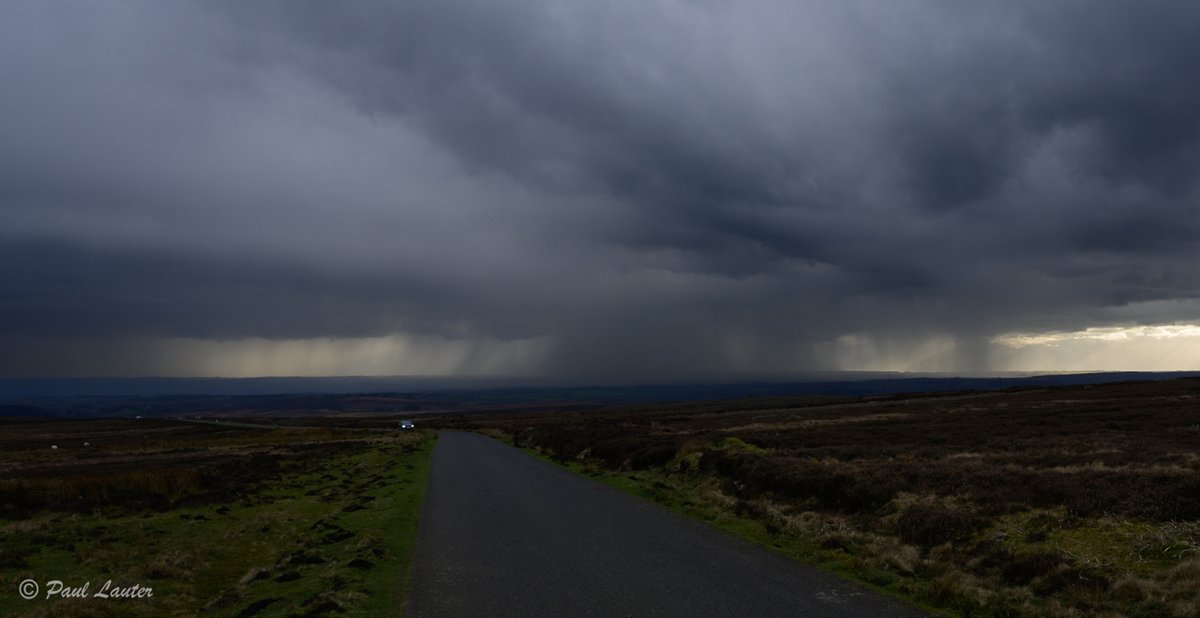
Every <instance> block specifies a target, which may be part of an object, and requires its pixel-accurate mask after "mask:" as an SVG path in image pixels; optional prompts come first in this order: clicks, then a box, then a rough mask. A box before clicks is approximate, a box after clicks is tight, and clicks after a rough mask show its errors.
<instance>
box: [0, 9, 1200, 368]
mask: <svg viewBox="0 0 1200 618" xmlns="http://www.w3.org/2000/svg"><path fill="white" fill-rule="evenodd" d="M1197 23H1200V5H1193V4H1190V3H1184V2H1166V1H1163V2H1156V1H1151V2H1144V3H1136V4H1134V3H1129V2H1121V1H1117V0H1089V1H1083V0H1077V1H1063V2H1054V3H1044V2H1036V1H1034V0H1015V1H1013V2H1006V3H1002V4H1000V5H997V6H976V5H960V4H957V3H951V2H940V1H934V0H928V1H918V2H905V3H895V2H884V1H882V0H860V1H850V2H847V1H845V0H827V1H826V0H818V1H815V2H804V3H794V2H768V1H761V2H739V3H733V2H724V1H721V0H707V1H699V0H697V1H692V2H686V1H665V0H664V1H649V2H647V1H644V0H639V1H637V2H632V1H629V2H610V3H598V4H589V3H584V4H582V5H579V6H575V5H564V4H563V3H561V2H551V1H549V0H529V1H524V2H483V1H472V0H438V1H436V2H433V1H428V2H426V1H421V0H416V1H410V2H356V3H353V4H351V5H343V4H334V3H327V2H316V1H313V2H282V1H281V2H274V3H272V2H265V3H240V2H226V3H212V2H195V3H159V2H150V1H140V2H139V1H132V2H129V1H123V2H111V3H106V2H89V3H73V2H42V1H38V2H33V1H30V2H18V3H14V4H12V5H10V6H9V7H7V8H6V16H5V19H3V20H0V83H4V84H5V95H4V96H3V97H0V283H3V288H2V289H0V342H3V343H4V344H5V346H6V347H7V348H8V349H9V350H10V351H11V352H10V354H8V355H5V356H6V358H4V359H3V360H0V374H5V375H43V374H44V375H50V374H62V373H67V374H71V375H106V374H129V373H151V374H153V373H173V374H181V375H187V374H191V373H203V374H207V375H221V374H224V375H236V374H238V373H239V372H240V373H252V372H257V373H281V372H282V373H292V372H296V370H295V369H293V368H294V367H297V366H299V367H303V366H304V365H303V363H300V364H297V363H296V362H294V361H286V362H285V361H284V360H277V361H274V363H272V362H270V361H268V360H264V361H262V362H260V363H257V364H255V363H249V362H248V361H246V360H245V359H246V350H247V349H248V347H249V348H252V347H254V346H259V347H263V346H265V348H269V349H270V350H274V351H273V352H271V353H269V354H268V353H264V354H263V355H260V357H259V358H262V359H270V358H277V359H283V358H284V357H287V358H291V356H290V355H291V354H301V355H306V356H311V357H315V358H325V359H335V360H331V361H329V362H324V363H323V364H322V363H317V365H319V366H320V367H321V369H320V370H314V371H320V372H328V373H340V372H341V371H339V370H338V369H337V367H338V362H342V361H336V359H350V360H345V361H344V362H345V363H346V364H345V366H346V367H348V368H347V369H345V372H347V373H379V374H389V373H414V372H415V373H427V372H428V373H474V372H485V373H511V374H527V375H568V376H580V377H596V378H599V377H605V378H607V377H614V376H623V377H629V378H647V377H657V376H670V375H689V374H696V373H700V372H739V371H740V372H784V371H797V370H806V369H824V368H840V369H853V368H878V367H881V366H888V367H891V366H893V365H896V366H898V367H902V368H903V367H907V368H911V369H914V370H931V369H939V370H961V371H978V370H987V369H992V368H1012V366H1013V363H1014V361H1013V360H1012V357H1011V354H1012V349H1011V346H1007V345H1005V344H1003V343H997V341H1003V339H1002V338H1003V337H1005V336H1007V335H1009V334H1011V333H1024V334H1031V333H1032V334H1037V333H1046V332H1073V331H1084V330H1085V329H1087V328H1104V327H1108V328H1111V327H1117V326H1127V325H1133V324H1175V323H1188V322H1195V321H1197V320H1200V313H1198V307H1197V302H1196V299H1197V298H1198V297H1200V270H1198V269H1196V268H1195V267H1194V264H1195V263H1197V261H1198V258H1200V255H1198V253H1200V250H1198V246H1200V245H1198V244H1197V240H1200V229H1198V227H1200V191H1198V189H1200V177H1198V176H1197V175H1196V173H1195V172H1196V170H1197V169H1200V114H1198V113H1197V112H1196V111H1195V110H1197V109H1200V82H1197V81H1196V80H1195V79H1193V78H1192V77H1193V75H1194V73H1195V71H1194V70H1193V65H1194V64H1195V61H1194V60H1193V58H1197V57H1200V39H1197V38H1196V37H1195V36H1194V30H1195V28H1194V25H1195V24H1197ZM998 337H1000V338H1001V339H997V338H998ZM180 342H189V343H187V344H183V343H180ZM305 342H308V343H305ZM356 342H358V343H356ZM364 342H366V343H364ZM370 342H375V343H370ZM378 342H392V343H391V344H387V345H391V347H390V348H388V349H389V350H391V351H390V352H387V353H382V352H378V351H376V352H374V353H360V352H353V351H349V350H352V349H354V350H357V349H359V348H356V347H355V346H359V347H361V346H367V348H369V349H376V348H371V346H373V345H374V346H378V345H383V344H380V343H378ZM222 346H224V347H222ZM289 346H291V347H289ZM305 346H308V347H305ZM312 346H316V347H312ZM265 348H264V349H265ZM220 350H224V353H225V354H227V355H228V357H229V359H230V360H229V367H230V369H229V370H228V371H223V370H222V369H221V368H220V367H221V361H220V360H219V359H220V358H221V356H222V352H221V351H220ZM289 350H290V351H292V352H289ZM272 354H275V356H272ZM364 354H365V356H364ZM372 354H373V355H372ZM1061 356H1062V355H1061V354H1059V355H1058V356H1054V355H1050V356H1039V357H1038V362H1046V363H1050V364H1057V365H1058V366H1059V367H1067V366H1070V367H1071V368H1077V367H1075V366H1074V365H1073V364H1072V363H1073V362H1074V361H1072V360H1071V359H1063V358H1060V357H1061ZM165 357H169V358H170V360H169V361H165V360H164V358H165ZM239 359H240V360H239ZM371 359H374V360H371ZM422 359H425V360H422ZM428 359H436V361H429V360H428ZM886 359H900V360H898V361H896V362H893V361H892V360H887V362H884V361H885V360H886ZM905 359H907V360H908V361H910V362H904V361H905ZM922 359H924V360H922ZM1076 360H1078V359H1076ZM314 362H315V361H314ZM1096 362H1099V361H1096ZM897 363H898V364H897ZM1101 364H1103V363H1101ZM251 366H252V368H250V369H246V367H251ZM235 367H240V368H241V369H235ZM272 367H275V369H272ZM326 367H331V369H328V370H327V369H325V368H326ZM1036 368H1038V369H1054V368H1057V367H1036ZM1124 368H1134V369H1136V368H1138V367H1124ZM1156 368H1161V367H1156ZM1180 368H1184V367H1180Z"/></svg>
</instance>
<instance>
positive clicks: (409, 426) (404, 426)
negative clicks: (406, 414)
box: [400, 421, 417, 429]
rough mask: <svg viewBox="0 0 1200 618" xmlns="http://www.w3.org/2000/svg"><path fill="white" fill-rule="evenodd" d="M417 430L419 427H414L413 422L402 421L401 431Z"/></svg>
mask: <svg viewBox="0 0 1200 618" xmlns="http://www.w3.org/2000/svg"><path fill="white" fill-rule="evenodd" d="M416 428H417V426H416V425H413V422H412V421H400V429H416Z"/></svg>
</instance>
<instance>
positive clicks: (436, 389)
mask: <svg viewBox="0 0 1200 618" xmlns="http://www.w3.org/2000/svg"><path fill="white" fill-rule="evenodd" d="M1181 377H1200V372H1195V371H1193V372H1168V373H1142V372H1115V373H1112V372H1110V373H1076V374H1055V375H1032V376H1016V377H1013V376H1000V377H957V376H949V375H944V376H936V375H933V376H931V375H925V376H910V375H906V374H878V373H875V374H861V373H827V374H819V375H815V376H813V378H810V379H792V380H787V379H781V378H776V379H761V380H757V381H738V382H732V381H731V382H715V381H714V382H703V381H696V382H690V383H675V384H646V385H598V386H569V385H552V384H539V383H538V382H536V381H532V380H524V381H522V380H505V379H484V378H475V379H460V378H405V377H396V378H373V377H366V378H250V379H225V378H201V379H189V378H131V379H44V380H13V379H7V380H0V402H3V403H2V404H0V416H6V417H16V416H25V417H28V416H58V417H92V416H137V415H147V416H164V415H176V416H178V415H190V414H200V413H233V412H236V413H241V414H246V413H249V414H272V415H284V414H294V415H312V414H341V413H380V412H402V413H414V414H420V413H430V412H474V411H499V410H513V409H518V408H519V409H555V410H563V409H576V408H583V407H591V406H599V405H611V404H626V403H658V402H672V401H699V400H719V399H740V398H745V397H780V396H836V397H862V396H881V395H896V394H902V393H930V392H953V391H981V390H996V389H1003V388H1019V387H1048V386H1069V385H1084V384H1101V383H1107V382H1121V381H1132V380H1165V379H1173V378H1181Z"/></svg>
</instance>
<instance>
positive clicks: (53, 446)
mask: <svg viewBox="0 0 1200 618" xmlns="http://www.w3.org/2000/svg"><path fill="white" fill-rule="evenodd" d="M50 450H52V451H57V450H58V445H57V444H51V445H50Z"/></svg>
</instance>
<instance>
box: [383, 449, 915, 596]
mask: <svg viewBox="0 0 1200 618" xmlns="http://www.w3.org/2000/svg"><path fill="white" fill-rule="evenodd" d="M416 552H417V553H416V558H415V564H414V566H413V577H412V581H411V583H410V588H409V592H408V600H407V606H406V612H405V613H406V615H408V616H414V617H434V616H438V617H440V616H454V617H460V616H522V617H537V616H553V617H555V618H560V617H568V616H605V617H608V616H681V617H682V616H686V617H689V618H692V617H697V616H754V617H761V616H805V617H823V616H839V617H841V616H848V617H849V616H863V617H871V618H878V617H886V616H924V615H926V614H924V613H922V612H919V611H917V610H914V609H910V608H908V607H906V606H903V605H900V604H898V603H896V602H895V601H892V600H890V599H886V598H883V597H880V596H879V595H877V594H874V593H872V592H870V591H867V590H864V589H861V588H858V587H856V586H854V585H852V584H849V583H847V582H844V581H842V580H840V579H838V578H836V577H833V576H831V575H828V574H825V573H821V572H819V571H815V570H813V569H810V568H807V567H804V566H803V565H800V564H797V563H795V562H793V561H791V560H789V559H787V558H785V557H783V556H780V555H777V554H774V553H771V552H769V551H766V550H764V549H761V548H759V547H757V546H754V545H751V544H749V543H746V542H744V541H741V540H738V539H736V538H734V537H732V536H730V535H728V534H725V533H724V532H721V531H719V530H716V529H713V528H710V527H708V526H705V525H703V524H700V523H697V522H693V521H691V520H688V519H686V518H684V517H681V516H679V515H676V514H674V513H671V512H669V511H666V510H663V509H661V508H659V507H657V506H654V505H652V504H649V503H646V502H644V501H641V500H638V499H637V498H633V497H631V496H627V495H625V494H623V493H621V492H619V491H617V490H615V489H612V488H610V487H607V486H605V485H601V484H600V483H597V482H595V481H592V480H590V479H587V478H585V477H582V476H579V475H577V474H574V473H572V472H569V471H567V470H564V469H562V468H559V467H557V466H554V465H551V464H548V463H545V462H543V461H540V460H538V459H535V458H533V457H530V456H529V455H526V454H525V453H522V452H521V451H519V450H517V449H514V448H512V447H509V446H507V445H504V444H501V443H500V442H497V441H495V440H492V439H490V438H487V437H484V436H480V435H477V434H469V433H452V432H442V433H440V434H439V439H438V441H437V446H436V447H435V448H434V452H433V467H432V469H431V471H430V477H429V487H428V490H427V494H426V498H425V505H424V511H423V513H422V516H421V525H420V530H419V531H418V537H417V550H416Z"/></svg>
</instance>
